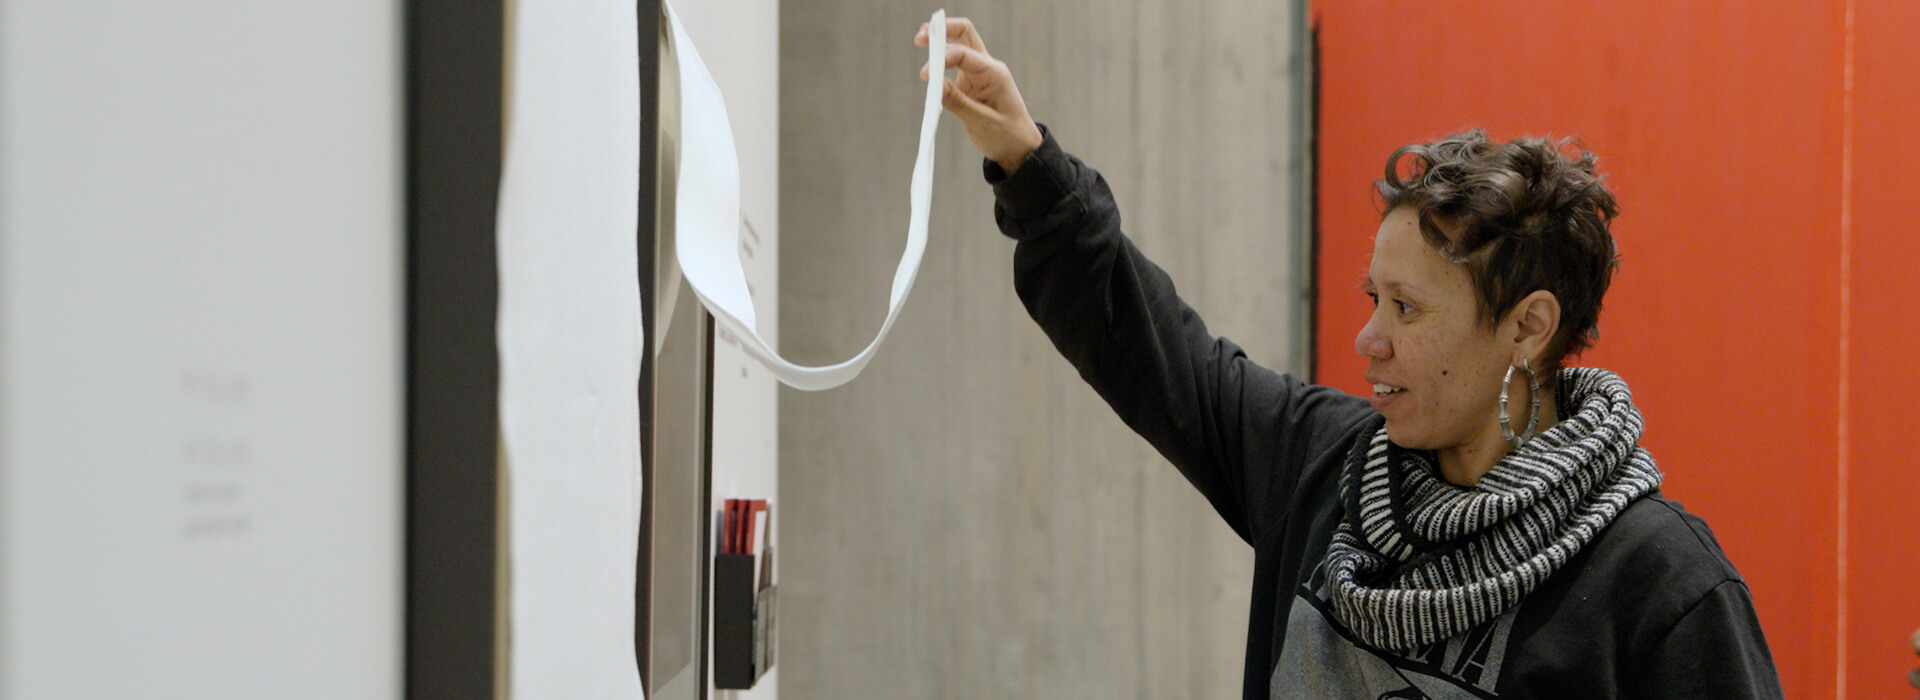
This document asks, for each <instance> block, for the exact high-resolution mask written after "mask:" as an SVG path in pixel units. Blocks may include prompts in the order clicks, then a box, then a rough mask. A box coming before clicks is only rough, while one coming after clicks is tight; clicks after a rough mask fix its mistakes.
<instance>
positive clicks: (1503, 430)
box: [1500, 359, 1540, 450]
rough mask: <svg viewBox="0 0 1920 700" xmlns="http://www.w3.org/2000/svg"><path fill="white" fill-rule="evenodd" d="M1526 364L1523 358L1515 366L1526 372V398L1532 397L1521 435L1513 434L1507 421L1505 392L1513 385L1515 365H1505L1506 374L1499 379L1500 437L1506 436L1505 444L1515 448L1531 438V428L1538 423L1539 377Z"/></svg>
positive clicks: (1518, 447)
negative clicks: (1523, 431) (1524, 428)
mask: <svg viewBox="0 0 1920 700" xmlns="http://www.w3.org/2000/svg"><path fill="white" fill-rule="evenodd" d="M1527 365H1528V363H1527V361H1526V360H1524V359H1523V360H1521V361H1520V365H1519V367H1518V368H1517V369H1519V370H1520V371H1522V372H1526V373H1527V398H1529V399H1532V403H1533V410H1531V411H1528V412H1527V432H1526V433H1525V434H1523V435H1514V434H1513V425H1511V424H1510V423H1508V422H1507V420H1508V419H1507V392H1508V390H1509V389H1510V387H1511V386H1512V385H1513V370H1514V369H1516V367H1515V366H1514V365H1507V376H1506V377H1504V378H1502V379H1501V380H1500V437H1503V438H1506V439H1507V444H1509V445H1512V446H1513V449H1516V450H1517V449H1520V446H1521V445H1525V444H1527V441H1529V440H1532V439H1533V429H1534V428H1535V427H1537V426H1539V425H1540V377H1539V375H1536V374H1534V373H1533V368H1532V367H1529V366H1527Z"/></svg>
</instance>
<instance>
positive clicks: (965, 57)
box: [920, 44, 1006, 80]
mask: <svg viewBox="0 0 1920 700" xmlns="http://www.w3.org/2000/svg"><path fill="white" fill-rule="evenodd" d="M946 67H947V68H958V69H960V72H962V73H965V74H968V75H974V76H985V75H987V74H989V73H993V72H996V71H1005V70H1006V64H1004V63H1001V62H1000V61H998V60H995V59H994V58H993V57H992V56H988V55H987V53H986V52H985V51H981V50H979V49H975V48H973V47H971V46H961V45H959V44H948V45H947V65H946ZM927 75H928V72H927V66H925V65H922V66H920V78H921V79H922V80H925V79H926V78H927Z"/></svg>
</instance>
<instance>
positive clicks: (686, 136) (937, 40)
mask: <svg viewBox="0 0 1920 700" xmlns="http://www.w3.org/2000/svg"><path fill="white" fill-rule="evenodd" d="M946 18H947V13H946V11H945V10H940V11H937V12H934V13H933V20H932V22H931V23H930V24H929V25H928V26H929V27H931V28H933V29H932V31H928V32H927V35H928V41H927V60H928V61H930V62H932V63H931V65H936V66H943V65H945V64H946V53H947V47H946V38H947V37H946V32H943V31H939V28H940V27H944V26H946ZM667 21H668V23H669V24H670V25H671V26H672V31H673V47H674V55H675V56H676V57H677V58H678V60H679V64H680V172H679V180H678V182H677V183H676V185H675V190H676V191H675V195H674V229H675V233H674V235H675V237H676V238H677V240H676V241H675V245H676V251H675V252H676V254H677V257H678V258H679V260H680V269H681V271H682V272H683V273H684V274H685V275H686V279H687V282H688V283H690V284H691V286H692V287H693V291H694V294H695V295H696V296H698V297H699V298H700V301H701V303H702V304H704V305H706V307H707V311H708V312H710V313H712V314H713V317H714V320H715V321H717V322H718V323H719V324H720V325H721V326H722V327H724V328H726V329H727V331H729V332H731V333H732V334H733V335H734V336H735V337H737V338H739V339H740V345H741V347H742V348H745V349H746V351H747V354H749V355H752V356H753V357H754V358H755V359H757V360H759V361H760V362H761V363H762V364H764V365H766V366H767V369H768V370H769V371H771V372H773V375H774V376H775V377H778V378H779V379H780V381H781V382H782V383H785V384H786V385H787V386H791V387H793V388H795V389H802V390H806V391H819V390H821V389H831V388H833V387H836V386H840V385H841V384H845V383H847V382H848V381H851V380H852V379H853V378H854V377H856V376H858V375H859V374H860V370H861V369H863V368H865V367H866V366H867V362H868V361H870V360H872V359H873V355H874V352H875V351H877V350H878V349H879V348H880V341H882V340H885V339H886V337H887V331H889V330H891V329H892V328H893V321H894V319H896V318H898V317H899V316H900V308H901V307H902V306H904V305H905V304H906V302H907V294H908V293H909V292H911V291H912V290H913V279H914V276H915V275H917V274H918V273H919V272H920V260H921V258H922V257H924V255H925V253H926V250H927V215H928V210H929V209H930V206H931V204H932V202H933V155H934V153H933V146H934V144H933V136H934V132H935V131H936V129H937V127H938V126H939V122H940V92H941V87H942V81H941V80H938V79H937V78H938V77H939V76H940V75H941V73H942V72H941V71H935V72H934V75H933V78H935V79H930V80H928V81H927V99H926V110H925V113H924V115H923V116H921V118H920V152H919V158H918V159H916V160H915V161H914V164H913V180H912V190H911V193H910V197H909V200H908V201H909V203H910V213H909V215H908V220H907V249H906V251H905V252H903V253H901V255H900V267H899V269H898V270H896V271H895V272H894V275H893V293H892V296H891V297H890V301H889V304H888V307H887V320H886V322H885V323H882V324H881V325H880V333H879V335H876V336H874V338H873V342H871V343H868V344H867V347H866V349H864V350H861V351H860V353H859V354H857V355H854V356H853V358H852V359H849V360H847V361H845V362H841V363H839V364H835V365H828V366H824V367H803V366H800V365H796V364H794V363H792V362H789V361H787V360H786V358H783V357H781V356H780V354H779V353H778V352H775V351H774V350H773V348H772V347H770V346H769V345H768V344H767V342H766V341H765V340H762V339H761V338H760V334H759V333H758V332H757V331H756V330H755V325H754V314H753V299H752V297H750V296H749V295H748V292H747V276H746V272H745V270H743V269H742V268H741V267H740V257H739V253H738V251H739V250H740V157H739V154H738V152H737V151H735V149H734V145H733V127H732V125H731V124H729V123H728V121H727V109H726V104H725V102H724V101H722V99H721V96H720V88H719V86H718V85H715V84H714V82H713V76H712V75H710V74H708V73H707V67H706V64H704V63H702V62H701V60H700V53H699V52H698V51H697V50H695V48H694V45H693V40H692V39H690V38H688V36H687V33H686V30H685V29H683V28H682V27H681V26H680V19H679V17H677V16H675V14H674V13H673V12H672V10H671V7H669V9H668V12H667Z"/></svg>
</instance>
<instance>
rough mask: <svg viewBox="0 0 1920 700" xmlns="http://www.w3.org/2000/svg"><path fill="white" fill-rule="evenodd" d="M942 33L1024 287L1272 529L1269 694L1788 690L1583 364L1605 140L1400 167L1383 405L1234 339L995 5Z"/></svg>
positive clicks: (1388, 243)
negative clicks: (1023, 70) (1083, 137)
mask: <svg viewBox="0 0 1920 700" xmlns="http://www.w3.org/2000/svg"><path fill="white" fill-rule="evenodd" d="M946 31H947V36H948V41H949V43H948V49H947V57H946V65H947V67H949V68H956V67H957V68H959V69H960V72H959V77H958V79H957V80H952V81H948V82H947V86H946V92H945V98H944V103H945V105H946V107H947V109H948V110H950V111H952V112H953V113H954V114H956V115H957V116H959V117H960V119H961V121H962V122H964V123H965V125H966V129H967V135H968V137H969V138H971V139H972V141H973V143H974V145H975V146H977V147H978V148H979V149H980V150H981V152H982V153H983V154H984V155H985V156H986V159H987V163H986V174H987V180H988V182H990V183H992V185H993V188H994V194H995V198H996V204H995V209H994V215H995V219H996V220H997V221H998V223H999V225H1000V229H1001V230H1002V231H1003V232H1005V233H1006V234H1007V235H1008V236H1010V237H1012V238H1014V239H1016V240H1018V241H1019V243H1018V245H1017V246H1016V248H1015V252H1014V270H1015V285H1016V287H1017V289H1018V291H1019V294H1020V299H1021V301H1022V302H1023V303H1025V304H1026V306H1027V309H1028V311H1029V312H1031V313H1032V315H1033V317H1034V319H1035V320H1036V321H1038V322H1039V324H1040V326H1041V327H1042V328H1043V329H1045V330H1046V332H1047V335H1048V336H1049V337H1050V338H1051V339H1052V340H1053V342H1054V345H1055V346H1056V347H1058V348H1059V350H1060V352H1061V353H1062V354H1064V355H1065V356H1066V357H1067V359H1068V360H1070V361H1071V362H1072V363H1073V364H1074V366H1075V367H1077V368H1078V369H1079V370H1080V373H1081V375H1082V376H1083V377H1085V378H1086V380H1087V381H1088V383H1090V384H1092V385H1093V387H1094V389H1096V390H1097V391H1098V392H1099V393H1100V395H1101V396H1102V397H1103V398H1105V399H1106V400H1107V402H1108V403H1109V404H1111V405H1112V406H1113V408H1114V410H1115V411H1116V412H1118V413H1119V414H1120V417H1121V418H1122V419H1123V420H1125V421H1126V422H1127V424H1128V425H1129V426H1131V427H1132V428H1133V429H1134V430H1135V431H1137V432H1139V433H1140V434H1141V435H1142V436H1144V437H1145V438H1147V440H1148V441H1150V442H1152V443H1153V445H1154V446H1155V447H1157V448H1158V449H1159V450H1160V452H1161V453H1162V454H1164V455H1165V456H1166V457H1167V458H1168V459H1169V460H1170V461H1172V462H1173V464H1174V465H1175V466H1177V467H1178V468H1179V469H1180V470H1181V472H1183V473H1184V474H1185V475H1186V476H1187V478H1188V479H1189V480H1191V481H1192V482H1193V484H1194V485H1195V486H1196V487H1198V488H1199V489H1200V491H1201V492H1202V493H1204V494H1205V495H1206V497H1207V498H1208V500H1209V501H1211V502H1212V503H1213V505H1214V507H1215V508H1216V509H1217V510H1218V511H1219V512H1220V514H1221V515H1222V516H1223V517H1225V518H1226V520H1227V522H1228V523H1230V524H1231V525H1232V526H1233V528H1234V530H1235V531H1236V532H1238V533H1239V534H1240V536H1241V537H1243V538H1245V539H1246V540H1247V541H1248V542H1249V543H1250V544H1252V545H1253V547H1254V550H1255V564H1254V585H1253V601H1252V613H1251V619H1250V620H1249V623H1248V635H1247V665H1246V677H1245V689H1246V697H1248V698H1294V697H1302V698H1309V697H1310V698H1321V697H1368V698H1373V697H1380V698H1386V697H1396V698H1419V697H1430V698H1456V697H1457V698H1473V697H1554V698H1571V697H1633V698H1648V697H1675V698H1704V697H1716V698H1717V697H1779V696H1780V694H1781V691H1780V687H1779V680H1778V677H1777V675H1776V673H1775V671H1774V667H1773V660H1772V657H1771V656H1770V654H1769V653H1768V650H1767V645H1766V641H1765V638H1764V637H1763V635H1762V634H1761V631H1760V625H1759V622H1758V620H1757V619H1756V617H1755V615H1754V609H1753V602H1752V599H1751V597H1750V595H1749V593H1748V590H1747V587H1746V584H1745V583H1744V581H1742V579H1741V578H1740V574H1739V573H1738V572H1737V571H1735V570H1734V568H1733V565H1732V564H1730V563H1729V562H1728V561H1727V558H1726V555H1725V554H1723V553H1722V552H1721V550H1720V547H1719V546H1718V544H1716V543H1715V541H1714V539H1713V535H1712V533H1711V532H1710V531H1709V530H1708V528H1707V526H1706V523H1704V522H1702V521H1701V520H1700V518H1698V517H1696V516H1694V515H1692V514H1690V513H1688V512H1686V511H1685V510H1684V509H1682V508H1681V507H1680V505H1679V504H1678V503H1674V502H1672V501H1669V500H1667V499H1665V498H1663V497H1662V496H1661V495H1660V492H1659V490H1658V487H1659V484H1660V472H1659V470H1658V469H1657V468H1656V467H1655V466H1654V461H1653V458H1652V457H1651V456H1650V455H1648V453H1647V451H1646V450H1644V449H1642V448H1640V447H1639V446H1638V444H1637V441H1638V439H1639V437H1640V434H1641V421H1640V414H1639V412H1638V411H1637V410H1636V409H1635V408H1634V405H1633V402H1632V398H1631V396H1630V395H1629V394H1628V391H1627V387H1626V384H1625V383H1624V382H1622V381H1621V380H1620V378H1619V377H1617V376H1615V375H1614V374H1612V373H1610V372H1607V371H1605V370H1601V369H1592V368H1573V367H1565V366H1563V364H1562V362H1563V360H1564V359H1565V358H1566V357H1567V356H1568V355H1571V354H1577V353H1578V352H1579V351H1581V350H1582V349H1584V348H1585V347H1587V346H1588V345H1589V344H1590V343H1591V342H1592V341H1593V339H1594V337H1595V334H1596V330H1595V329H1596V323H1597V321H1598V318H1599V313H1600V301H1601V297H1602V295H1603V294H1604V293H1605V291H1606V288H1607V285H1608V282H1609V280H1610V279H1611V277H1612V274H1613V269H1614V266H1615V253H1614V246H1613V240H1612V238H1611V235H1610V234H1609V233H1608V230H1607V227H1608V224H1609V222H1610V221H1611V219H1612V218H1613V216H1614V214H1615V213H1616V210H1615V207H1614V202H1613V197H1612V195H1611V194H1610V193H1609V192H1608V191H1607V190H1606V188H1605V187H1603V186H1602V184H1601V179H1600V178H1599V177H1598V176H1596V175H1595V173H1594V158H1593V156H1592V155H1591V154H1586V153H1582V154H1580V156H1579V157H1578V158H1577V159H1569V158H1568V157H1567V156H1566V155H1564V154H1563V153H1562V149H1561V147H1560V146H1558V145H1556V144H1553V143H1550V142H1547V141H1543V140H1538V139H1521V140H1515V141H1512V142H1507V143H1499V142H1495V141H1492V140H1489V139H1488V138H1487V137H1486V135H1485V134H1483V133H1481V132H1478V131H1473V132H1468V133H1465V134H1459V135H1456V136H1453V137H1449V138H1446V139H1443V140H1440V141H1437V142H1434V143H1430V144H1425V145H1417V146H1409V147H1406V148H1402V149H1400V150H1398V151H1395V152H1394V154H1393V155H1392V156H1390V157H1389V158H1388V160H1387V167H1386V177H1385V179H1383V180H1381V181H1380V182H1379V183H1378V187H1379V190H1380V193H1381V195H1382V198H1383V199H1384V201H1385V205H1386V206H1385V208H1384V211H1385V212H1386V215H1385V216H1384V217H1383V221H1382V222H1381V224H1380V229H1379V231H1378V232H1377V233H1376V234H1375V238H1374V255H1373V260H1372V263H1371V266H1370V267H1369V268H1368V273H1367V278H1366V282H1365V284H1364V289H1365V293H1366V294H1367V295H1368V296H1370V297H1373V299H1374V302H1375V308H1374V312H1373V315H1372V317H1371V318H1370V319H1369V320H1368V322H1367V324H1366V326H1365V327H1363V328H1361V329H1360V332H1359V335H1358V337H1357V338H1355V341H1354V346H1355V350H1357V351H1358V352H1359V353H1360V354H1361V355H1363V356H1365V357H1367V358H1368V361H1369V362H1368V369H1367V380H1368V381H1369V382H1371V383H1372V384H1373V388H1374V392H1373V396H1372V397H1371V399H1370V400H1364V401H1363V400H1361V399H1359V398H1357V397H1353V396H1350V395H1347V394H1345V393H1343V392H1340V391H1337V390H1334V389H1329V388H1326V387H1319V386H1310V385H1306V384H1303V383H1301V382H1300V381H1299V380H1297V379H1295V378H1294V377H1291V376H1288V375H1282V374H1276V373H1274V372H1272V371H1270V370H1267V369H1265V368H1262V367H1259V366H1257V365H1254V364H1253V363H1252V362H1250V361H1248V359H1247V358H1246V355H1245V354H1244V353H1242V352H1241V350H1240V348H1238V347H1237V346H1235V345H1234V344H1233V343H1231V342H1229V341H1227V340H1225V339H1221V338H1215V337H1213V336H1211V335H1210V334H1209V333H1208V332H1207V329H1206V326H1205V325H1204V324H1203V323H1202V322H1201V320H1200V318H1199V317H1198V316H1197V315H1196V314H1195V313H1194V312H1193V310H1192V309H1191V308H1188V307H1187V306H1186V305H1185V304H1184V303H1182V302H1181V300H1180V298H1179V297H1178V296H1177V295H1176V294H1175V292H1174V287H1173V284H1172V282H1171V281H1169V280H1168V278H1167V276H1166V274H1165V273H1164V272H1163V271H1161V270H1160V269H1159V268H1158V267H1155V266H1154V265H1153V263H1151V262H1149V261H1148V260H1147V259H1146V258H1145V257H1143V256H1142V255H1141V253H1140V251H1139V250H1138V249H1137V248H1135V247H1134V246H1133V244H1132V243H1130V242H1129V241H1128V240H1127V239H1126V237H1125V236H1123V235H1122V234H1121V232H1120V216H1119V212H1118V210H1117V208H1116V207H1115V205H1114V202H1113V198H1112V194H1111V192H1109V190H1108V189H1107V186H1106V184H1105V182H1104V181H1103V180H1102V179H1101V178H1100V175H1099V174H1098V173H1096V172H1094V171H1093V170H1092V169H1091V168H1088V167H1087V166H1086V165H1084V164H1082V163H1081V162H1080V161H1079V160H1077V159H1075V158H1074V157H1072V156H1070V155H1067V154H1066V153H1065V152H1064V151H1062V150H1061V148H1060V146H1059V144H1058V142H1056V141H1055V140H1054V139H1053V137H1052V135H1050V134H1048V133H1047V132H1046V131H1045V130H1043V129H1042V128H1040V127H1039V126H1038V125H1037V124H1036V123H1035V122H1034V121H1033V119H1032V118H1031V117H1030V116H1028V114H1027V111H1026V107H1025V105H1024V103H1023V102H1022V101H1021V99H1020V93H1019V90H1018V89H1017V88H1016V87H1015V85H1014V82H1013V78H1012V74H1011V73H1010V72H1009V71H1008V69H1007V67H1006V65H1005V64H1003V63H1001V62H999V61H996V60H994V59H993V58H992V57H991V56H990V55H989V54H988V53H987V52H986V47H985V45H984V44H983V43H982V41H981V39H980V35H979V33H978V32H976V31H975V30H974V28H973V25H972V23H970V22H968V21H967V20H964V19H952V20H949V21H948V25H947V27H946ZM926 40H927V36H926V27H924V26H923V27H922V28H921V33H920V34H919V35H918V36H916V38H915V42H916V43H917V44H920V45H922V46H924V45H925V44H926ZM925 76H926V71H925V69H924V68H923V70H922V77H925ZM1403 164H1406V165H1410V166H1411V171H1412V174H1411V176H1410V177H1406V178H1402V177H1401V176H1400V175H1399V174H1398V173H1399V172H1400V170H1402V168H1401V166H1402V165H1403Z"/></svg>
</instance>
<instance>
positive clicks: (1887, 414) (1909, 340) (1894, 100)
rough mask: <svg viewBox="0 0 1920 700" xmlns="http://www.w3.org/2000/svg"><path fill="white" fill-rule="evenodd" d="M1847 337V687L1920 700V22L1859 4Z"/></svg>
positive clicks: (1876, 0)
mask: <svg viewBox="0 0 1920 700" xmlns="http://www.w3.org/2000/svg"><path fill="white" fill-rule="evenodd" d="M1853 26H1854V27H1855V28H1856V31H1855V32H1854V36H1855V40H1856V48H1855V50H1854V52H1853V56H1854V57H1855V60H1854V72H1853V75H1854V81H1853V89H1852V91H1851V92H1852V100H1851V105H1850V106H1851V110H1849V113H1850V114H1849V116H1851V118H1852V119H1851V121H1852V124H1853V128H1852V129H1851V136H1852V139H1851V140H1852V145H1853V147H1852V149H1851V159H1850V161H1851V164H1852V176H1851V178H1850V182H1849V183H1848V184H1849V188H1848V192H1847V195H1848V196H1847V200H1848V201H1849V203H1850V204H1851V208H1850V212H1851V217H1850V220H1849V221H1848V226H1847V231H1846V234H1847V237H1848V241H1849V243H1850V245H1849V253H1850V256H1849V257H1850V260H1851V261H1852V264H1851V266H1850V267H1849V268H1848V273H1849V274H1848V275H1847V279H1846V280H1845V281H1846V292H1847V299H1848V309H1847V312H1848V319H1849V323H1848V326H1849V332H1848V333H1847V338H1848V341H1849V343H1848V345H1849V353H1848V358H1847V360H1848V381H1847V384H1848V391H1847V407H1848V410H1847V443H1846V448H1847V449H1846V454H1847V458H1846V475H1847V494H1846V496H1847V501H1848V509H1847V512H1848V518H1847V541H1846V543H1845V547H1844V551H1845V553H1846V563H1847V566H1846V573H1845V574H1844V576H1845V579H1844V580H1845V590H1846V595H1847V606H1846V609H1847V635H1846V640H1847V645H1846V650H1847V661H1846V668H1847V679H1846V683H1847V688H1848V694H1849V695H1851V696H1853V697H1876V698H1877V697H1911V696H1912V695H1913V694H1914V691H1913V689H1912V688H1910V687H1909V686H1908V685H1907V682H1906V679H1905V678H1906V672H1907V670H1908V669H1911V668H1913V667H1915V666H1916V665H1920V664H1917V663H1916V660H1915V658H1914V655H1913V652H1912V651H1911V650H1909V649H1908V644H1907V637H1908V635H1909V634H1911V633H1912V632H1913V630H1914V628H1915V627H1920V559H1916V557H1914V555H1913V552H1914V550H1915V549H1916V545H1920V537H1917V536H1920V502H1917V501H1920V460H1916V459H1915V458H1914V457H1913V456H1912V453H1913V444H1914V437H1915V436H1916V435H1920V412H1917V411H1916V410H1915V400H1914V394H1913V388H1914V387H1916V386H1920V364H1916V360H1915V353H1916V350H1920V315H1917V314H1916V309H1920V307H1917V306H1916V304H1920V223H1916V220H1917V219H1920V216H1916V214H1917V213H1920V212H1916V206H1917V205H1920V196H1917V195H1920V180H1916V177H1915V174H1914V171H1913V167H1912V164H1913V163H1916V162H1920V92H1916V91H1915V76H1920V54H1916V53H1914V47H1915V46H1916V45H1920V11H1916V9H1915V8H1914V7H1913V4H1912V2H1911V1H1910V0H1859V2H1858V6H1857V18H1856V21H1855V22H1854V23H1853Z"/></svg>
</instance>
